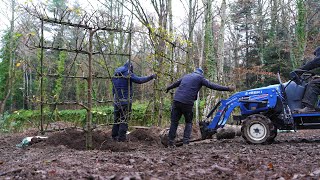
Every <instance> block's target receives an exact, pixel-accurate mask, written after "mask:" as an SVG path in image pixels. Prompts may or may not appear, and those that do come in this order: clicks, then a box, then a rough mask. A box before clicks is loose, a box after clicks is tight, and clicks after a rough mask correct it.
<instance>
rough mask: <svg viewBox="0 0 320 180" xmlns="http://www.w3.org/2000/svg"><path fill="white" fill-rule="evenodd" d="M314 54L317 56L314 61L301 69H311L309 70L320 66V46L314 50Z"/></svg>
mask: <svg viewBox="0 0 320 180" xmlns="http://www.w3.org/2000/svg"><path fill="white" fill-rule="evenodd" d="M314 55H315V56H316V57H315V58H314V59H313V60H312V61H309V62H308V63H307V64H305V65H304V66H302V67H301V68H300V69H302V70H307V71H309V70H313V69H315V68H318V67H320V47H318V48H317V49H316V50H315V51H314Z"/></svg>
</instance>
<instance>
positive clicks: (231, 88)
mask: <svg viewBox="0 0 320 180" xmlns="http://www.w3.org/2000/svg"><path fill="white" fill-rule="evenodd" d="M228 88H229V91H234V90H235V89H236V86H235V85H232V86H229V87H228Z"/></svg>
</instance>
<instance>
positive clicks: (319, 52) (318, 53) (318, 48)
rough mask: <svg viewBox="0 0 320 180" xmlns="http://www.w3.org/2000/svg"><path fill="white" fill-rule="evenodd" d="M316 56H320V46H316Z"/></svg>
mask: <svg viewBox="0 0 320 180" xmlns="http://www.w3.org/2000/svg"><path fill="white" fill-rule="evenodd" d="M313 54H314V55H315V56H320V46H319V47H317V48H316V50H315V51H314V53H313Z"/></svg>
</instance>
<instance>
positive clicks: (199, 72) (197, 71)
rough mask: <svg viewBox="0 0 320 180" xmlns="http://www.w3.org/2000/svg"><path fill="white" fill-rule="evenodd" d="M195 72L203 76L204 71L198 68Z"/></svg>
mask: <svg viewBox="0 0 320 180" xmlns="http://www.w3.org/2000/svg"><path fill="white" fill-rule="evenodd" d="M194 72H195V73H198V74H201V75H203V70H202V69H201V68H197V69H196V70H195V71H194Z"/></svg>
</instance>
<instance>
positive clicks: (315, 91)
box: [298, 46, 320, 113]
mask: <svg viewBox="0 0 320 180" xmlns="http://www.w3.org/2000/svg"><path fill="white" fill-rule="evenodd" d="M314 55H315V56H316V57H315V58H314V59H313V60H312V61H309V62H308V63H307V64H305V65H304V66H302V67H300V69H302V70H307V71H310V70H313V69H316V68H319V67H320V46H319V47H317V48H316V50H315V51H314ZM319 94H320V78H319V77H318V76H316V77H314V78H313V79H312V80H311V81H310V82H309V84H308V85H307V88H306V91H305V93H304V96H303V99H302V104H303V106H305V107H304V108H302V109H300V110H298V112H299V113H307V112H314V111H316V109H315V104H316V101H317V100H318V95H319Z"/></svg>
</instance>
